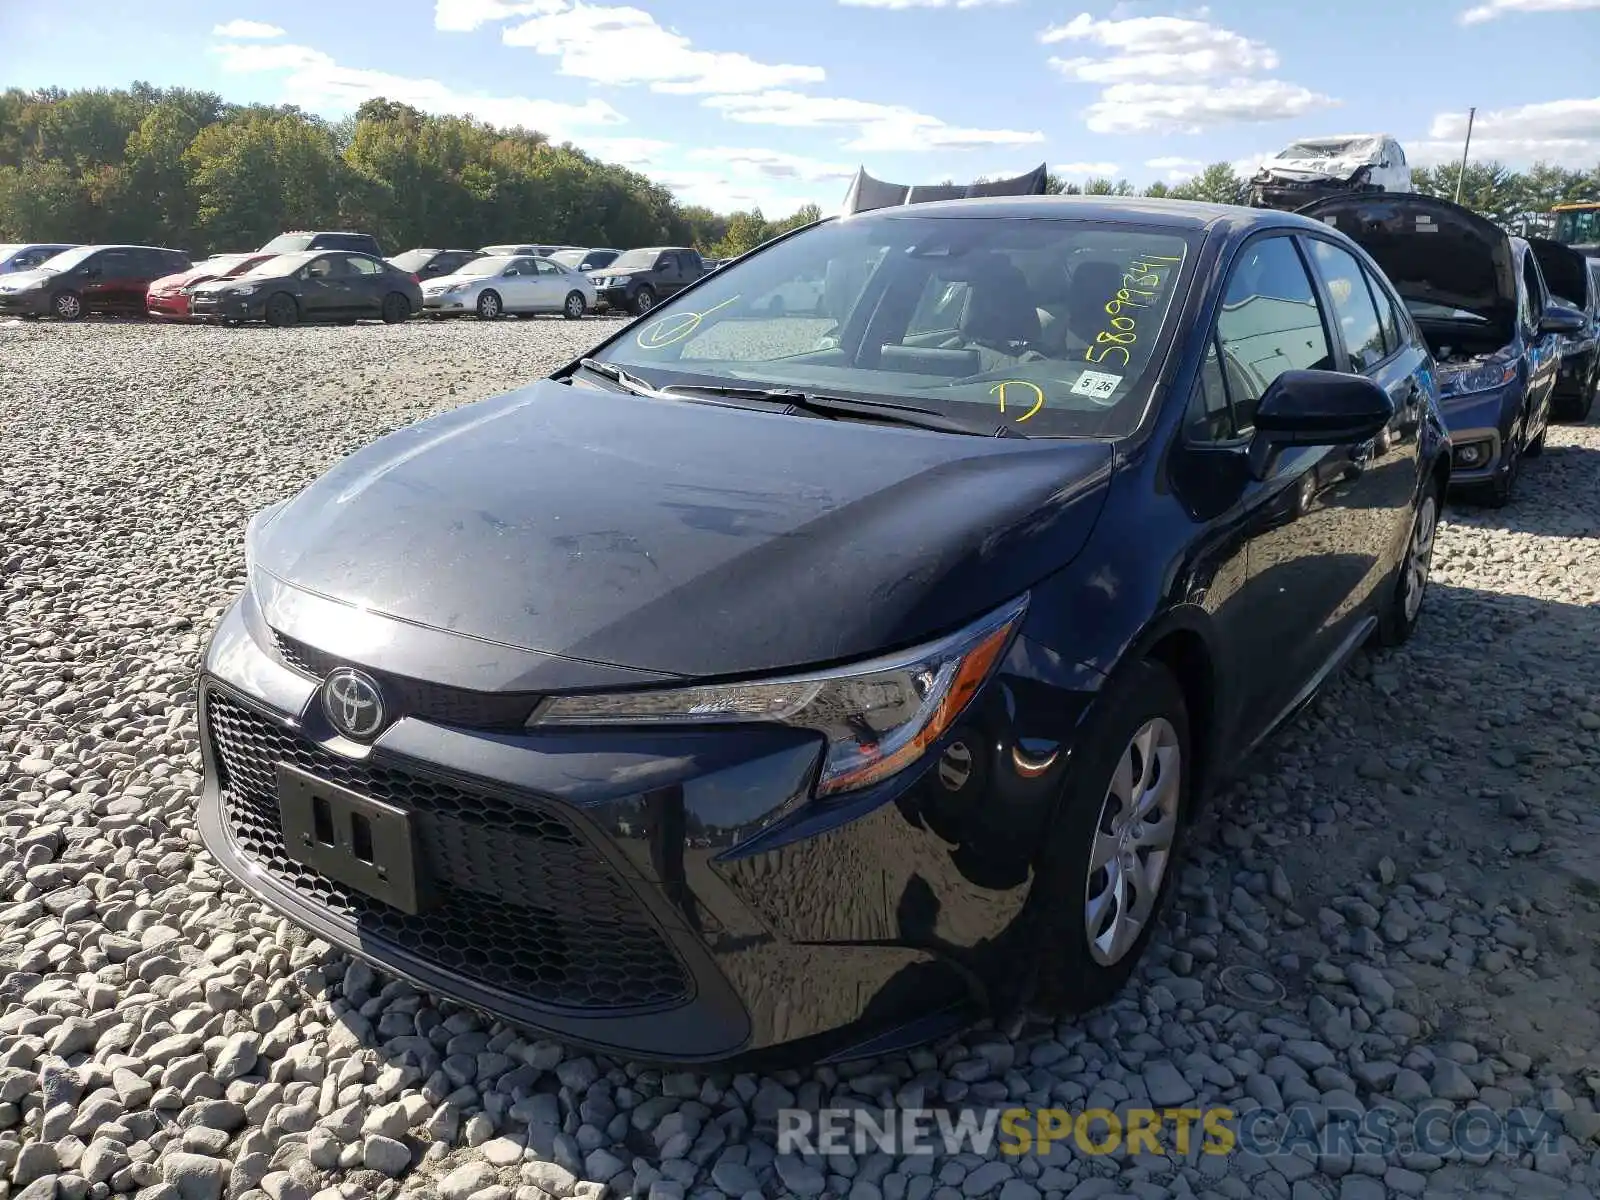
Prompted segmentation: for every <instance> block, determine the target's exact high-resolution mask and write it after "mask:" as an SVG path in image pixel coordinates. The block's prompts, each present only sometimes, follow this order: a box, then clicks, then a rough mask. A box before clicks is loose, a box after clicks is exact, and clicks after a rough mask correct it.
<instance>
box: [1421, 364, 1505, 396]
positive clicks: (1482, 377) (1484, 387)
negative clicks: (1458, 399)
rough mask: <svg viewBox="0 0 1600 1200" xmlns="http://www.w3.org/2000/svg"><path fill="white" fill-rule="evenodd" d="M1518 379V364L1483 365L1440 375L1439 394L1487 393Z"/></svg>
mask: <svg viewBox="0 0 1600 1200" xmlns="http://www.w3.org/2000/svg"><path fill="white" fill-rule="evenodd" d="M1516 377H1517V364H1516V363H1515V362H1514V361H1513V362H1508V363H1482V364H1480V365H1479V366H1476V367H1467V368H1465V369H1463V370H1460V371H1445V372H1441V373H1440V378H1439V393H1440V395H1442V396H1464V395H1466V394H1467V393H1469V392H1487V391H1489V390H1490V389H1491V388H1497V387H1502V386H1504V385H1505V384H1508V383H1510V382H1511V381H1512V380H1513V379H1515V378H1516Z"/></svg>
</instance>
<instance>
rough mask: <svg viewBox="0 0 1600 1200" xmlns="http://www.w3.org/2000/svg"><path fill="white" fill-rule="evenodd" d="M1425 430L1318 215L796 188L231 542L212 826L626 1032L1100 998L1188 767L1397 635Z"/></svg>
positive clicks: (1421, 383)
mask: <svg viewBox="0 0 1600 1200" xmlns="http://www.w3.org/2000/svg"><path fill="white" fill-rule="evenodd" d="M1447 451H1448V440H1447V438H1446V436H1445V434H1444V431H1443V426H1442V425H1441V422H1440V418H1439V415H1438V410H1437V394H1436V384H1435V379H1434V366H1433V360H1432V358H1431V357H1430V356H1429V353H1428V350H1427V347H1426V345H1425V343H1424V342H1423V340H1422V338H1421V337H1420V335H1419V333H1418V331H1417V329H1416V327H1415V325H1414V324H1413V322H1412V319H1411V317H1410V316H1409V315H1408V314H1407V312H1406V308H1405V306H1404V304H1402V303H1401V301H1400V299H1399V297H1398V296H1397V295H1396V294H1395V292H1394V290H1393V289H1392V288H1391V286H1390V284H1389V283H1388V282H1387V280H1386V279H1385V278H1384V276H1383V275H1382V273H1380V272H1379V270H1378V269H1377V268H1376V267H1375V266H1374V264H1373V262H1372V261H1371V260H1370V259H1369V258H1367V257H1366V256H1365V254H1364V253H1363V252H1362V251H1361V250H1360V249H1358V248H1357V247H1356V246H1355V245H1354V244H1353V243H1351V242H1350V241H1349V240H1347V239H1346V238H1345V237H1344V236H1342V235H1341V234H1340V233H1338V232H1337V231H1336V230H1333V229H1330V228H1329V227H1328V226H1327V225H1325V224H1321V223H1318V222H1315V221H1311V220H1307V219H1305V218H1303V217H1298V216H1294V215H1292V214H1285V213H1279V212H1272V211H1265V210H1250V209H1242V208H1227V207H1211V206H1206V205H1200V204H1185V203H1181V202H1168V203H1162V202H1155V201H1144V200H1104V201H1101V200H1090V199H1080V198H1065V197H1030V198H1006V199H989V200H968V201H957V202H951V203H937V204H925V205H910V206H905V207H901V208H895V209H887V210H882V211H878V212H872V213H868V214H865V215H860V216H854V217H849V218H845V219H839V220H830V221H824V222H822V223H820V224H817V225H813V226H811V227H808V228H805V229H803V230H800V231H798V232H796V233H794V234H791V235H789V236H787V237H784V238H782V239H781V240H778V241H775V242H773V243H771V244H769V245H768V246H766V247H764V248H762V249H760V250H758V251H757V252H755V253H753V254H751V255H748V256H746V257H745V258H742V259H740V260H739V261H738V262H736V263H734V264H732V265H731V266H728V267H727V268H725V269H723V270H722V271H719V272H717V273H716V274H714V275H710V276H708V277H707V278H705V279H704V280H702V281H701V282H700V283H698V284H696V285H695V286H693V287H691V288H689V289H687V290H685V291H684V292H683V293H681V295H679V296H678V297H675V298H674V299H672V300H671V301H669V302H667V303H664V304H662V305H661V306H660V307H659V308H657V309H655V310H654V311H652V312H651V313H649V314H648V315H647V316H646V317H644V318H642V319H640V320H639V321H636V322H634V323H632V324H630V325H628V326H626V327H624V328H622V329H621V330H620V331H619V332H618V333H617V334H616V335H615V336H613V337H612V338H610V339H609V340H608V341H606V342H605V343H603V344H602V345H601V346H600V347H599V348H598V349H597V350H596V351H595V352H594V354H593V356H592V357H590V358H586V359H584V360H582V361H581V362H579V363H574V364H572V365H571V366H569V367H567V368H565V369H563V370H562V371H560V372H558V373H557V374H556V375H555V376H554V377H553V378H551V379H547V380H542V381H540V382H538V383H535V384H533V385H531V386H529V387H527V388H525V389H523V390H521V391H518V392H513V393H511V394H510V395H506V396H502V397H499V398H497V399H493V400H487V401H484V402H481V403H477V404H472V405H469V406H467V407H464V408H461V409H458V410H456V411H454V412H451V413H449V414H447V415H444V416H440V417H437V418H434V419H432V420H428V421H423V422H421V423H418V424H416V425H413V426H411V427H409V428H406V429H403V430H401V431H399V432H397V433H394V434H391V435H389V436H388V437H385V438H382V439H381V440H379V441H377V442H375V443H374V444H372V445H371V446H369V447H367V448H366V449H364V450H362V451H360V452H358V453H356V454H354V455H352V456H351V457H349V458H347V459H345V460H343V461H341V462H340V463H339V464H338V465H337V466H335V467H334V468H333V469H332V470H331V471H329V472H328V473H327V474H326V475H325V476H323V477H322V478H321V479H320V480H318V481H317V482H315V483H314V484H312V485H311V486H310V487H309V488H307V489H306V490H305V491H303V492H301V493H300V494H299V495H297V496H295V497H294V498H292V499H290V500H288V501H287V502H284V503H281V504H278V505H275V506H273V507H272V508H269V509H267V510H266V511H264V512H263V513H261V514H260V515H258V516H257V517H256V518H255V519H254V520H253V521H252V522H251V523H250V526H249V529H248V532H247V535H246V547H245V550H246V556H247V560H248V569H249V584H248V587H247V589H246V591H245V593H244V595H243V596H241V597H240V598H239V600H238V602H237V603H236V604H235V605H234V606H233V607H232V608H231V609H230V610H229V612H228V613H227V615H226V616H225V618H224V619H223V621H222V623H221V625H220V627H219V628H218V630H217V631H216V633H215V635H214V636H213V639H212V641H211V643H210V646H209V648H208V650H207V652H206V654H205V658H204V663H203V667H202V672H201V676H200V681H199V687H200V697H201V704H200V719H201V722H202V728H203V744H204V752H205V767H206V779H207V786H206V791H205V795H204V800H203V810H202V827H203V830H204V835H205V839H206V843H207V845H208V846H209V847H210V848H211V850H212V852H213V853H214V854H215V855H216V856H217V858H218V859H219V860H220V861H221V862H222V863H223V865H224V866H225V867H226V868H227V869H228V870H229V871H231V872H232V873H233V874H234V875H236V876H237V877H238V878H239V879H240V880H241V881H242V882H243V883H244V885H245V886H246V887H247V888H249V889H250V890H251V891H252V892H254V893H255V894H256V895H257V896H258V897H260V898H261V899H262V900H263V901H265V902H266V903H268V904H269V905H271V906H273V907H275V908H276V909H278V910H280V911H281V912H282V913H284V914H286V915H288V916H289V917H290V918H291V919H292V920H294V921H296V922H298V923H300V924H301V925H304V926H306V927H307V928H309V929H311V930H313V931H315V932H316V933H317V934H319V935H321V936H322V937H324V938H326V939H327V940H329V941H330V942H332V943H334V944H335V945H337V946H340V947H343V948H344V949H346V950H348V951H350V952H352V953H354V954H357V955H361V956H363V957H365V958H367V959H370V960H371V961H373V962H374V963H377V964H379V965H380V966H382V967H384V968H385V969H388V970H390V971H393V972H395V973H397V974H399V975H402V976H406V977H409V978H410V979H412V980H414V981H416V982H418V983H419V984H421V985H422V986H424V987H426V988H429V989H432V990H434V991H437V992H440V993H443V994H446V995H449V996H452V997H454V998H456V999H458V1000H460V1001H462V1002H464V1003H467V1004H469V1005H472V1006H475V1007H478V1008H481V1009H484V1010H488V1011H490V1012H492V1013H495V1014H498V1015H500V1016H503V1017H504V1018H506V1019H508V1020H510V1021H512V1022H514V1023H516V1024H518V1025H521V1026H524V1027H528V1028H532V1029H535V1030H541V1031H545V1032H548V1033H550V1034H553V1035H555V1036H557V1037H560V1038H564V1039H569V1040H573V1041H577V1042H581V1043H584V1044H587V1045H590V1046H594V1047H599V1048H602V1049H606V1050H610V1051H614V1052H618V1053H625V1054H628V1055H633V1056H637V1057H641V1058H647V1059H660V1060H673V1061H710V1060H721V1059H725V1058H729V1057H734V1056H742V1055H744V1054H746V1053H749V1052H755V1051H761V1050H765V1049H768V1048H772V1047H775V1046H778V1045H780V1044H786V1046H787V1049H788V1050H789V1051H790V1052H795V1051H801V1052H804V1053H806V1054H807V1055H810V1056H814V1057H827V1056H837V1057H853V1056H857V1055H861V1054H865V1053H869V1052H872V1051H874V1050H885V1049H888V1048H891V1047H894V1046H900V1045H904V1044H907V1043H909V1042H913V1041H916V1040H920V1039H925V1038H927V1037H929V1036H932V1035H934V1034H937V1033H939V1032H942V1031H944V1030H946V1029H948V1028H950V1027H951V1025H952V1024H953V1023H956V1022H959V1021H962V1020H966V1019H970V1017H971V1015H972V1014H973V1013H975V1012H983V1011H989V1012H994V1013H997V1014H999V1015H1002V1016H1004V1015H1009V1014H1010V1013H1011V1012H1013V1011H1016V1010H1017V1008H1018V1007H1019V1006H1021V1005H1024V1004H1028V1005H1033V1006H1050V1007H1054V1008H1057V1009H1061V1010H1081V1009H1084V1008H1088V1007H1092V1006H1094V1005H1096V1004H1098V1003H1100V1002H1102V1001H1104V1000H1106V999H1107V998H1108V997H1110V996H1111V995H1112V994H1113V993H1114V992H1115V991H1116V990H1117V988H1118V987H1119V986H1120V985H1121V983H1122V982H1123V980H1124V979H1126V978H1127V976H1128V974H1129V973H1130V972H1131V971H1132V969H1133V967H1134V965H1135V963H1136V962H1137V961H1138V959H1139V957H1140V955H1141V953H1142V951H1143V950H1144V947H1145V945H1146V943H1147V941H1148V940H1149V938H1150V935H1151V931H1152V928H1153V926H1154V924H1155V921H1156V917H1157V914H1158V913H1159V911H1160V908H1161V903H1162V899H1163V896H1164V894H1165V893H1166V891H1167V890H1168V889H1169V887H1170V884H1171V881H1172V880H1173V878H1174V877H1175V875H1176V873H1177V872H1176V869H1175V864H1176V862H1177V861H1178V856H1179V855H1180V853H1181V851H1182V848H1183V843H1184V834H1185V829H1186V828H1187V827H1188V825H1189V823H1190V822H1191V820H1192V819H1193V815H1194V812H1195V809H1196V806H1197V805H1198V804H1199V803H1200V802H1201V800H1202V798H1203V796H1204V795H1205V794H1206V792H1207V790H1208V788H1209V787H1210V786H1211V785H1213V784H1214V783H1215V781H1216V780H1217V779H1218V778H1219V777H1221V776H1223V775H1224V774H1226V773H1227V772H1228V771H1229V770H1230V769H1231V768H1232V767H1233V766H1234V765H1235V764H1237V763H1238V762H1239V761H1240V759H1241V757H1242V756H1243V755H1244V754H1245V753H1246V752H1247V751H1248V750H1249V749H1250V748H1251V747H1252V746H1253V745H1254V744H1255V743H1256V742H1257V741H1259V740H1260V739H1261V738H1263V737H1265V736H1266V735H1267V734H1268V733H1270V732H1271V731H1272V730H1273V729H1274V727H1276V726H1277V725H1279V724H1281V723H1282V722H1283V721H1284V720H1285V719H1286V718H1288V717H1289V716H1290V715H1292V714H1293V713H1294V712H1295V711H1296V710H1297V709H1298V708H1299V707H1300V706H1301V705H1303V704H1304V703H1305V702H1306V701H1307V700H1308V699H1309V698H1310V697H1311V696H1312V695H1313V693H1314V692H1315V690H1316V689H1317V687H1318V686H1319V685H1320V684H1321V683H1322V682H1323V681H1324V680H1325V679H1326V678H1327V677H1328V675H1329V674H1330V673H1331V672H1333V671H1334V670H1336V669H1337V668H1338V667H1339V666H1340V664H1341V663H1342V662H1343V661H1344V660H1345V659H1346V657H1347V656H1349V655H1350V654H1351V653H1352V651H1354V650H1355V649H1356V648H1357V647H1358V646H1360V645H1361V644H1362V643H1364V642H1366V641H1368V640H1369V639H1376V640H1378V641H1380V642H1382V643H1385V644H1394V643H1397V642H1400V641H1402V640H1403V639H1405V638H1406V637H1407V636H1408V635H1409V634H1410V633H1411V631H1412V630H1413V628H1414V627H1415V626H1416V623H1417V620H1418V616H1419V613H1420V609H1421V604H1422V598H1423V591H1424V588H1425V586H1426V583H1427V578H1428V569H1429V561H1430V556H1431V552H1432V548H1433V536H1434V528H1435V522H1436V520H1437V517H1438V513H1439V504H1440V498H1441V496H1442V495H1443V494H1444V490H1445V487H1446V485H1447V483H1448V475H1449V469H1450V464H1449V456H1448V452H1447Z"/></svg>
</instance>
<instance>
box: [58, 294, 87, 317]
mask: <svg viewBox="0 0 1600 1200" xmlns="http://www.w3.org/2000/svg"><path fill="white" fill-rule="evenodd" d="M50 315H51V316H53V317H55V318H56V320H58V321H81V320H83V297H82V296H80V295H79V294H78V293H77V292H73V291H65V292H57V293H56V294H55V295H54V296H51V297H50Z"/></svg>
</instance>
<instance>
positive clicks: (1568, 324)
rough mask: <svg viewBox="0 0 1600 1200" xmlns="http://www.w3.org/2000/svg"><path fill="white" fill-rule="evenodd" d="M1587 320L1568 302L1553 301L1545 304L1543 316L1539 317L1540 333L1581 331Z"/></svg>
mask: <svg viewBox="0 0 1600 1200" xmlns="http://www.w3.org/2000/svg"><path fill="white" fill-rule="evenodd" d="M1588 323H1589V321H1588V318H1586V317H1585V316H1584V315H1583V314H1582V313H1581V312H1579V311H1578V310H1577V309H1575V308H1573V307H1572V306H1571V305H1570V304H1560V303H1557V302H1555V301H1552V302H1551V303H1549V304H1547V305H1546V306H1545V310H1544V316H1543V317H1541V318H1540V319H1539V332H1540V333H1582V332H1583V330H1584V326H1586V325H1588Z"/></svg>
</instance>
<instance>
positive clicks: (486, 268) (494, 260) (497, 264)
mask: <svg viewBox="0 0 1600 1200" xmlns="http://www.w3.org/2000/svg"><path fill="white" fill-rule="evenodd" d="M514 257H515V255H511V254H497V255H495V256H493V257H491V258H475V259H473V260H472V261H471V262H469V263H463V264H462V265H461V266H460V268H459V269H458V270H457V271H456V274H457V275H498V274H500V272H501V271H503V270H504V269H505V265H506V264H507V263H508V262H510V261H511V260H512V259H513V258H514Z"/></svg>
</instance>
